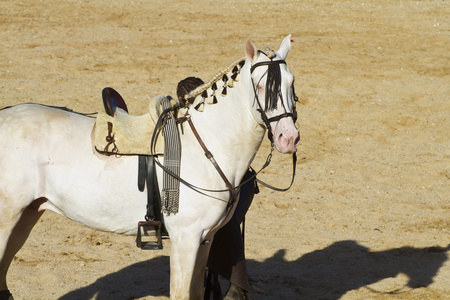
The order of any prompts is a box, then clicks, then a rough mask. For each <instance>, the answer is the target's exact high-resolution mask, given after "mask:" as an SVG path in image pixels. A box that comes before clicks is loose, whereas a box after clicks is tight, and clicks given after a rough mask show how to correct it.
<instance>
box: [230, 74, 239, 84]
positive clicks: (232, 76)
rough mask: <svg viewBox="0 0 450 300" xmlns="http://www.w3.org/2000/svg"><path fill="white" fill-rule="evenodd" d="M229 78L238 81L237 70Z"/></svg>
mask: <svg viewBox="0 0 450 300" xmlns="http://www.w3.org/2000/svg"><path fill="white" fill-rule="evenodd" d="M231 80H233V81H236V82H238V81H239V72H236V73H234V74H233V75H231Z"/></svg>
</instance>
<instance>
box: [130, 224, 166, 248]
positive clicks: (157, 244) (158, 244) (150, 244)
mask: <svg viewBox="0 0 450 300" xmlns="http://www.w3.org/2000/svg"><path fill="white" fill-rule="evenodd" d="M153 228H154V229H155V238H156V241H142V233H141V231H142V230H145V229H147V230H151V229H153ZM136 246H138V247H139V248H141V249H142V250H159V249H162V248H163V244H162V237H161V222H160V221H140V222H139V223H138V231H137V236H136Z"/></svg>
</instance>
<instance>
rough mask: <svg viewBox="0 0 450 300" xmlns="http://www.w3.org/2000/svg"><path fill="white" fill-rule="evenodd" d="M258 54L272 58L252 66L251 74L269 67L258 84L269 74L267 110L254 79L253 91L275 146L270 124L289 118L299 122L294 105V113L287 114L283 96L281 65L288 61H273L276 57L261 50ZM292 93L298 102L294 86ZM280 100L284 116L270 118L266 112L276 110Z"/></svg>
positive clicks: (270, 138) (269, 136)
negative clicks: (259, 68)
mask: <svg viewBox="0 0 450 300" xmlns="http://www.w3.org/2000/svg"><path fill="white" fill-rule="evenodd" d="M258 52H260V53H262V54H264V55H266V56H267V57H268V58H270V60H269V61H263V62H259V63H256V64H254V65H252V66H251V68H250V74H253V71H254V70H255V69H256V68H258V67H261V66H268V68H267V70H266V72H265V73H264V74H263V75H262V76H261V77H260V79H259V80H258V84H257V85H259V83H260V82H261V80H262V78H263V77H264V75H266V74H267V82H266V99H265V109H263V107H262V104H261V102H260V99H259V97H258V92H257V90H256V86H257V85H255V82H254V81H253V78H252V86H253V91H254V94H255V102H256V104H257V105H258V109H257V111H258V112H259V113H260V115H261V120H262V121H263V123H264V125H265V126H266V128H267V131H268V132H267V135H268V138H269V140H270V142H271V143H272V146H273V134H272V127H271V125H270V123H271V122H277V121H279V120H281V119H283V118H289V117H291V118H292V119H293V120H294V123H295V122H296V121H297V110H296V107H295V105H294V106H293V109H292V112H287V111H286V107H285V106H284V102H283V95H282V93H281V68H280V65H281V64H285V65H286V61H284V60H273V58H274V57H275V56H274V55H270V56H269V55H267V54H266V53H264V52H263V51H261V50H258ZM273 89H274V90H273ZM292 93H293V95H294V101H295V102H297V101H298V98H297V96H296V95H295V90H294V86H292ZM278 98H280V100H281V101H280V102H281V105H283V108H284V110H285V112H284V113H282V114H279V115H277V116H274V117H271V118H268V117H267V114H266V112H267V111H269V110H270V109H275V108H276V106H277V103H278Z"/></svg>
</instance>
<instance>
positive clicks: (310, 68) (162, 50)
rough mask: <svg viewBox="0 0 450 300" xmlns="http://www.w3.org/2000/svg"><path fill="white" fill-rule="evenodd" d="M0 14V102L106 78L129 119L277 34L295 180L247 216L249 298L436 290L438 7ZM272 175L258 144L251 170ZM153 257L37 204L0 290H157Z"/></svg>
mask: <svg viewBox="0 0 450 300" xmlns="http://www.w3.org/2000/svg"><path fill="white" fill-rule="evenodd" d="M0 16H1V18H0V29H1V30H0V48H1V50H0V91H1V94H2V95H1V97H0V107H3V106H7V105H13V104H18V103H24V102H37V103H43V104H50V105H57V106H67V107H70V108H72V109H74V110H76V111H81V112H95V111H99V110H101V109H102V102H101V91H102V89H103V88H104V87H106V86H111V87H114V88H115V89H117V90H118V91H119V92H120V93H121V94H122V95H123V96H124V98H125V99H126V100H127V102H128V105H129V109H130V112H131V113H132V114H136V115H138V114H143V113H145V112H146V109H147V105H148V102H149V100H150V99H151V98H152V97H153V96H155V95H159V94H164V95H167V94H169V95H174V94H175V87H176V84H177V82H178V81H179V80H181V79H183V78H184V77H186V76H190V75H195V76H199V77H201V78H203V79H205V80H208V79H210V77H211V76H213V75H214V74H215V73H216V72H217V71H219V70H220V69H222V68H223V67H225V66H227V65H228V64H229V63H231V62H233V61H234V60H235V59H237V58H240V57H242V56H243V54H244V52H243V46H244V43H245V41H246V40H247V38H252V40H253V41H254V43H255V44H256V45H257V46H259V47H262V46H264V45H267V46H270V47H272V48H275V49H278V46H279V44H280V42H281V40H282V39H283V38H284V37H285V36H286V35H288V34H292V39H293V41H294V42H293V43H292V49H291V52H290V55H289V57H288V60H287V61H288V64H289V67H290V69H291V70H292V72H293V73H294V75H295V76H296V83H295V88H296V92H297V94H298V95H299V97H300V103H301V105H300V106H299V107H298V109H299V113H300V116H299V119H298V125H299V128H300V131H301V136H302V140H301V144H300V145H299V147H298V164H297V176H296V179H295V184H294V186H293V188H292V189H291V190H289V191H288V192H286V193H279V192H273V191H271V190H268V189H267V188H261V193H260V194H259V195H258V196H257V197H256V198H255V200H254V203H253V205H252V207H251V208H250V211H249V213H248V216H247V227H246V255H247V258H248V267H249V272H250V276H251V278H252V280H253V285H254V287H255V290H253V299H256V300H258V299H276V300H279V299H450V296H449V295H450V260H449V254H450V203H449V200H450V54H449V53H450V6H449V5H448V1H443V0H430V1H412V0H404V1H391V0H389V1H387V0H380V1H379V0H362V1H353V0H349V1H326V0H319V1H268V0H258V1H199V0H193V1H163V0H152V1H142V0H136V1H130V0H107V1H106V0H98V1H84V0H82V1H79V0H76V1H75V0H64V1H63V0H48V1H35V0H19V1H17V0H3V1H0ZM268 153H269V144H268V143H267V142H265V143H264V144H263V146H262V148H261V149H260V152H259V155H258V157H257V158H256V160H255V162H254V164H253V165H254V167H255V168H258V167H260V166H262V163H263V161H264V159H265V156H266V155H267V154H268ZM2 155H7V153H2ZM199 159H202V158H201V157H199ZM290 176H291V158H290V156H282V155H281V154H276V155H275V157H274V159H273V163H272V165H271V166H270V168H269V169H268V170H267V172H264V174H263V175H261V179H263V180H266V181H268V182H270V183H272V184H275V185H279V186H286V185H288V183H289V181H290ZM124 201H126V199H124ZM0 213H1V212H0ZM143 214H144V212H143ZM169 253H170V241H169V240H165V241H164V249H163V250H161V251H153V252H152V251H142V250H140V249H138V248H136V246H135V244H134V237H129V236H118V235H114V234H108V233H103V232H96V231H93V230H91V229H88V228H85V227H82V226H80V225H78V224H76V223H74V222H73V221H71V220H68V219H65V218H63V217H61V216H59V215H57V214H55V213H52V212H47V213H45V214H44V216H43V217H42V219H41V220H40V221H39V222H38V224H37V225H36V227H35V229H34V231H33V232H32V234H31V236H30V238H29V239H28V241H27V243H26V244H25V246H24V247H23V249H22V250H21V251H20V252H19V253H18V254H17V256H16V258H15V260H14V261H13V263H12V265H11V268H10V272H9V277H8V282H9V285H10V289H11V291H12V292H13V294H14V295H15V299H17V300H21V299H64V300H66V299H67V300H69V299H167V298H168V295H169ZM225 288H226V287H224V289H225Z"/></svg>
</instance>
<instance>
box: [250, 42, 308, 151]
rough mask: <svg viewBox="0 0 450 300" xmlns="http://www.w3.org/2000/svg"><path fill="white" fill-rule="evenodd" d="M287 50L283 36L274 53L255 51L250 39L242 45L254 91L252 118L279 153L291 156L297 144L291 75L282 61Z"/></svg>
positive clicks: (287, 45) (287, 46) (292, 78)
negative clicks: (249, 65) (249, 66)
mask: <svg viewBox="0 0 450 300" xmlns="http://www.w3.org/2000/svg"><path fill="white" fill-rule="evenodd" d="M290 49H291V36H290V35H289V36H287V37H286V38H285V39H284V40H283V42H282V43H281V46H280V49H279V50H278V51H276V52H274V51H273V50H271V49H269V48H263V49H262V50H257V49H256V47H255V45H254V44H253V42H252V41H251V40H248V41H247V43H246V45H245V54H246V56H247V58H248V59H250V60H251V68H250V73H251V80H252V85H253V90H254V95H255V97H254V101H253V108H254V110H252V113H253V117H254V119H255V120H256V121H257V122H258V123H259V124H261V125H263V126H266V127H267V129H268V130H269V133H268V134H269V138H270V139H271V141H272V142H273V143H274V144H275V147H276V148H277V149H278V151H280V152H282V153H293V152H295V151H296V146H297V144H298V143H299V141H300V133H299V132H298V130H297V128H296V127H295V121H296V118H297V113H296V108H295V100H296V96H295V92H294V75H292V73H291V72H290V71H289V68H288V67H287V65H286V62H285V59H286V57H287V54H288V53H289V50H290Z"/></svg>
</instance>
